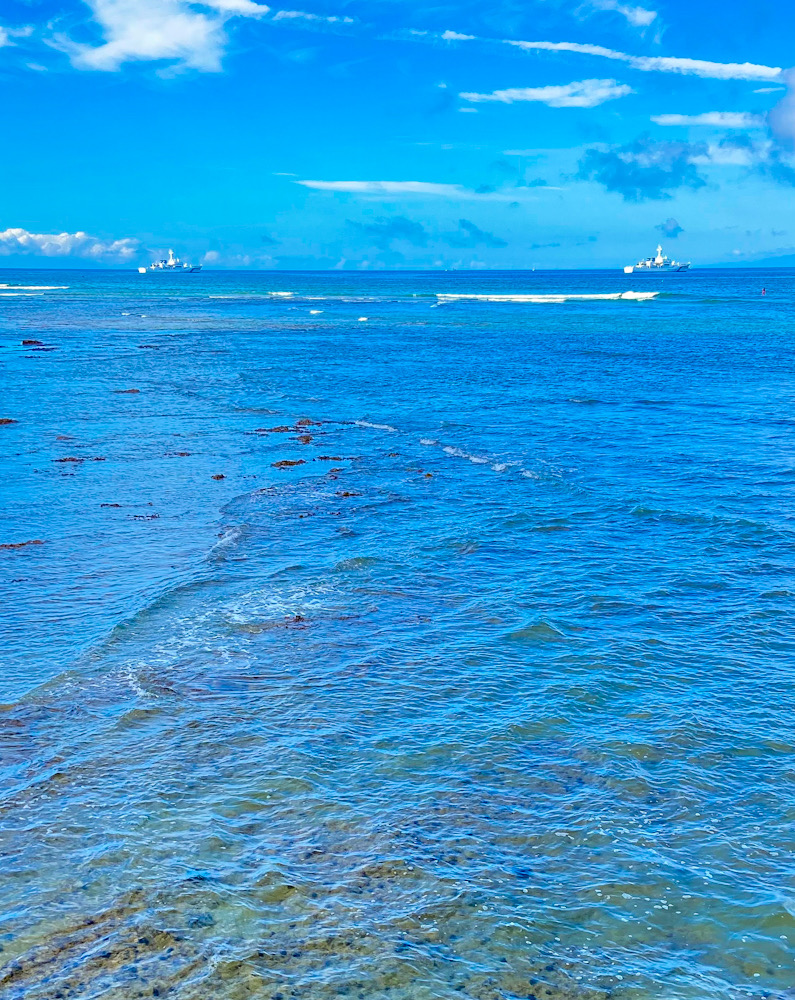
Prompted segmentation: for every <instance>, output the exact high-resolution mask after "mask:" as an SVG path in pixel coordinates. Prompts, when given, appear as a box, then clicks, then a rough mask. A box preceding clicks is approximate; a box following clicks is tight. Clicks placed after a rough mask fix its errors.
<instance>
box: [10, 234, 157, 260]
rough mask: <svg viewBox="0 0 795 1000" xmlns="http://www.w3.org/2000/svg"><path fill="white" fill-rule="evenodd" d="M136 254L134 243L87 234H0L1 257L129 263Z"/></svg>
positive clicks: (128, 240) (135, 243)
mask: <svg viewBox="0 0 795 1000" xmlns="http://www.w3.org/2000/svg"><path fill="white" fill-rule="evenodd" d="M138 251H139V242H138V240H137V239H131V238H128V237H126V238H124V239H121V240H102V239H98V238H97V237H96V236H90V235H89V234H88V233H84V232H80V231H78V232H76V233H31V232H29V231H28V230H27V229H5V230H3V231H0V255H2V256H6V257H7V256H9V255H10V254H31V255H37V256H41V257H85V258H89V259H91V260H106V259H111V260H112V259H115V260H122V261H123V260H129V259H130V258H131V257H134V256H135V255H136V254H137V253H138Z"/></svg>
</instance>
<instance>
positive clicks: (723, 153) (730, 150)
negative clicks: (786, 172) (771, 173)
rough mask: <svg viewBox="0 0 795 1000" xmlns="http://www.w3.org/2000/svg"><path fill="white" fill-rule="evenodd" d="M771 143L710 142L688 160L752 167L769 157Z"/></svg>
mask: <svg viewBox="0 0 795 1000" xmlns="http://www.w3.org/2000/svg"><path fill="white" fill-rule="evenodd" d="M771 149H772V144H771V143H770V142H762V143H759V144H757V145H753V146H734V145H732V144H731V143H710V144H709V145H708V146H707V148H706V150H705V152H703V153H698V154H696V155H694V156H691V157H690V158H689V159H690V162H691V163H695V164H697V165H699V166H716V167H753V166H756V165H758V164H760V163H765V162H767V161H768V160H769V158H770V153H771Z"/></svg>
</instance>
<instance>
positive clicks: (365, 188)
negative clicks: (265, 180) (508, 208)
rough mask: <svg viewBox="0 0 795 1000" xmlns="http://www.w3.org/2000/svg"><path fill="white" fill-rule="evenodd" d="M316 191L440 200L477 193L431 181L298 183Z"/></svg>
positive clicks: (466, 196) (472, 195)
mask: <svg viewBox="0 0 795 1000" xmlns="http://www.w3.org/2000/svg"><path fill="white" fill-rule="evenodd" d="M296 184H302V185H303V186H304V187H308V188H312V189H313V190H315V191H344V192H347V193H350V194H376V195H389V194H395V195H400V194H422V195H430V196H432V197H438V198H472V197H476V196H477V192H475V191H472V190H471V189H469V188H465V187H462V186H461V185H460V184H434V183H432V182H430V181H296Z"/></svg>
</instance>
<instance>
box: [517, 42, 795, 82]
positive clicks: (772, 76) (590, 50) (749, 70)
mask: <svg viewBox="0 0 795 1000" xmlns="http://www.w3.org/2000/svg"><path fill="white" fill-rule="evenodd" d="M504 41H505V44H506V45H514V46H516V47H517V48H520V49H524V50H525V51H542V52H579V53H580V54H582V55H588V56H601V57H602V58H603V59H613V60H615V61H617V62H623V63H626V64H627V65H628V66H631V67H632V68H633V69H637V70H640V71H641V72H644V73H652V72H657V73H678V74H681V75H683V76H700V77H703V78H704V79H710V80H777V79H779V78H780V76H781V72H782V71H781V68H780V67H777V66H757V65H755V64H754V63H716V62H708V61H706V60H704V59H686V58H680V57H679V56H632V55H629V54H628V53H626V52H618V51H616V50H615V49H607V48H605V47H604V46H603V45H589V44H580V43H579V42H524V41H515V40H514V39H510V38H508V39H504Z"/></svg>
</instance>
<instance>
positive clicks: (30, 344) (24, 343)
mask: <svg viewBox="0 0 795 1000" xmlns="http://www.w3.org/2000/svg"><path fill="white" fill-rule="evenodd" d="M43 344H44V341H43V340H23V341H22V346H23V347H41V346H42V345H43Z"/></svg>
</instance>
